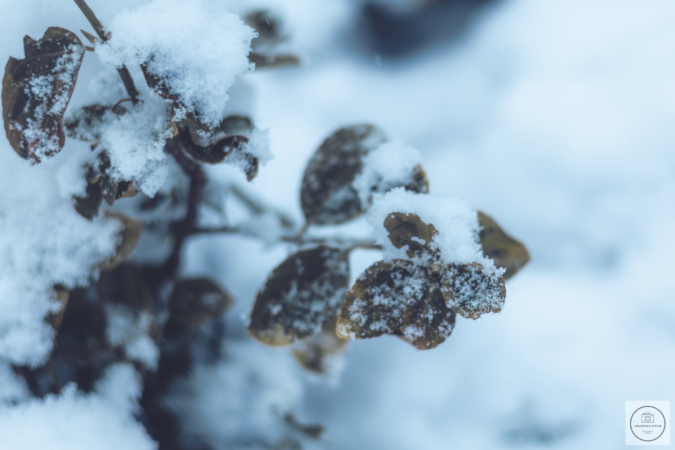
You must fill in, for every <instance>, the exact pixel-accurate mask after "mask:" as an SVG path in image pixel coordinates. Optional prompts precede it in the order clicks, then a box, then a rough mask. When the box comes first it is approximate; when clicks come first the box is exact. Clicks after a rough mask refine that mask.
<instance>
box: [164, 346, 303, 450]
mask: <svg viewBox="0 0 675 450" xmlns="http://www.w3.org/2000/svg"><path fill="white" fill-rule="evenodd" d="M294 364H295V362H294V361H293V360H292V357H291V355H290V354H289V353H279V352H276V351H274V349H270V348H267V347H265V346H263V345H260V344H259V343H257V342H253V341H250V340H247V341H243V342H241V341H240V342H237V341H231V342H230V343H229V347H228V349H227V351H226V355H225V357H224V358H223V361H221V362H219V363H217V364H215V365H207V366H200V367H198V368H197V369H195V370H194V372H193V373H191V374H190V376H189V377H188V378H185V379H182V380H179V381H177V382H176V383H175V385H174V386H173V388H172V394H171V396H170V397H169V399H168V400H167V402H168V406H169V407H170V408H171V409H172V410H173V411H174V412H177V413H179V414H180V415H181V417H184V418H185V419H186V420H185V422H184V426H185V428H184V429H183V430H182V432H183V434H184V439H185V440H186V442H187V443H190V442H194V441H196V440H198V439H199V438H201V439H204V438H205V439H206V441H207V442H208V443H210V444H211V445H212V446H214V447H215V446H222V447H224V448H246V447H247V445H250V444H251V443H252V442H267V443H268V444H270V445H271V444H272V443H273V442H275V441H277V440H278V439H279V438H280V437H281V436H282V435H283V432H284V427H283V420H282V416H283V414H284V413H286V412H289V411H291V410H292V409H293V408H295V407H296V406H297V404H298V402H299V400H300V396H301V385H300V380H299V378H298V377H297V372H296V370H295V367H294ZM188 448H190V447H188Z"/></svg>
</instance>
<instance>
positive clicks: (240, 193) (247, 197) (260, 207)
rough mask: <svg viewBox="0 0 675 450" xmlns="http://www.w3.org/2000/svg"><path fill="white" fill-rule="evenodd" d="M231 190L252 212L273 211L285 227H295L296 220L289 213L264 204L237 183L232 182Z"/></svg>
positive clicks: (290, 228)
mask: <svg viewBox="0 0 675 450" xmlns="http://www.w3.org/2000/svg"><path fill="white" fill-rule="evenodd" d="M230 192H232V194H233V195H234V196H235V197H237V198H238V199H239V201H240V202H242V203H243V204H244V205H245V206H246V207H247V208H248V209H249V210H250V211H251V212H252V213H254V214H258V215H260V214H263V213H265V212H272V213H274V214H275V215H276V216H277V217H278V218H279V223H281V225H282V226H283V227H284V228H286V229H289V230H292V229H294V228H295V226H296V225H295V221H294V220H293V219H292V218H291V217H290V216H289V215H288V214H286V213H285V212H283V211H280V210H279V209H277V208H274V207H271V206H268V205H266V204H264V203H263V202H261V201H259V200H258V199H256V198H255V197H253V196H252V195H251V194H249V193H248V192H246V191H245V190H244V189H242V188H241V187H239V186H237V185H236V184H232V185H231V186H230Z"/></svg>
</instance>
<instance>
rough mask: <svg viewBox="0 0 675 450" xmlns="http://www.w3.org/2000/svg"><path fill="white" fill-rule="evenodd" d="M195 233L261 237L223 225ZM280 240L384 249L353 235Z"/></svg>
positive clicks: (284, 238) (280, 240)
mask: <svg viewBox="0 0 675 450" xmlns="http://www.w3.org/2000/svg"><path fill="white" fill-rule="evenodd" d="M193 234H238V235H240V236H246V237H251V238H259V236H257V235H256V234H254V233H251V232H248V231H247V230H245V229H243V228H239V227H232V226H222V227H201V228H195V229H194V232H193ZM279 242H285V243H289V244H296V245H307V244H314V245H337V246H340V247H347V248H348V249H349V250H354V249H357V248H360V249H367V250H382V246H380V245H378V244H376V243H374V242H372V241H368V240H363V239H358V238H352V237H346V236H345V237H330V238H323V237H305V236H303V235H300V234H299V235H293V236H281V237H280V238H279Z"/></svg>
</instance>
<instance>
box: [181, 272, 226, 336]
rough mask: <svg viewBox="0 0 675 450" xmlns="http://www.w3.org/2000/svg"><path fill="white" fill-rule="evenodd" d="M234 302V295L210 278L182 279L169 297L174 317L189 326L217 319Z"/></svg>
mask: <svg viewBox="0 0 675 450" xmlns="http://www.w3.org/2000/svg"><path fill="white" fill-rule="evenodd" d="M233 304H234V299H233V298H232V295H230V293H229V292H227V291H226V290H225V289H223V288H222V287H221V286H219V285H218V284H216V283H215V282H214V281H212V280H210V279H208V278H186V279H184V280H180V281H178V282H177V283H176V285H175V286H174V288H173V292H172V293H171V296H170V297H169V310H170V312H171V317H172V319H173V320H175V321H177V322H180V323H183V324H185V325H189V326H198V325H201V324H203V323H206V322H210V321H213V320H216V319H218V318H220V317H221V316H222V315H223V314H225V311H227V310H228V309H229V308H230V306H232V305H233Z"/></svg>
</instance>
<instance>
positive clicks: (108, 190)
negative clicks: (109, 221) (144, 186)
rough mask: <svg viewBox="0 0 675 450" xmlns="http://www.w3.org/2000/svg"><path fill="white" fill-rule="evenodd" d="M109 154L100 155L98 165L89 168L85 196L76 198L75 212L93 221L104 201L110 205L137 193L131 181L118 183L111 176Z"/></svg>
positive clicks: (102, 153)
mask: <svg viewBox="0 0 675 450" xmlns="http://www.w3.org/2000/svg"><path fill="white" fill-rule="evenodd" d="M109 169H110V158H109V156H108V154H107V152H105V151H102V152H100V153H99V155H98V158H97V160H96V163H95V164H93V165H91V166H89V167H87V169H86V172H85V177H86V179H87V187H86V191H85V194H84V196H74V197H73V202H74V204H75V211H77V212H78V213H79V214H80V215H81V216H82V217H85V218H87V219H90V220H91V219H93V218H94V217H96V216H97V215H98V212H99V209H100V207H101V204H102V202H103V200H105V202H106V203H107V204H108V205H112V204H113V203H115V200H119V199H120V198H126V197H132V196H134V195H136V193H137V191H136V189H135V187H134V184H133V183H132V182H130V181H118V180H116V179H115V178H114V177H113V176H112V175H111V174H110V171H109Z"/></svg>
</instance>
